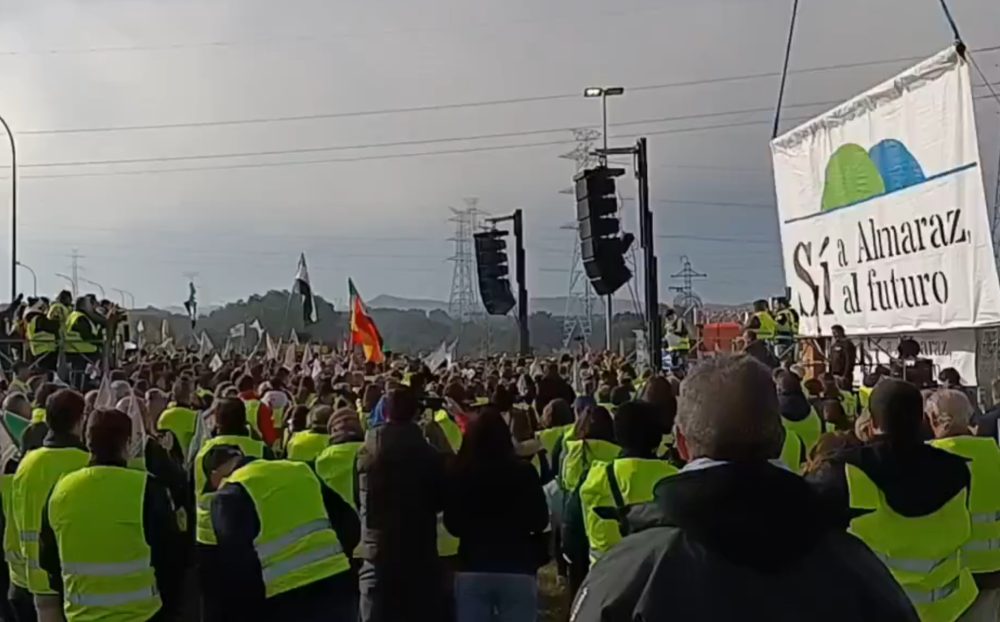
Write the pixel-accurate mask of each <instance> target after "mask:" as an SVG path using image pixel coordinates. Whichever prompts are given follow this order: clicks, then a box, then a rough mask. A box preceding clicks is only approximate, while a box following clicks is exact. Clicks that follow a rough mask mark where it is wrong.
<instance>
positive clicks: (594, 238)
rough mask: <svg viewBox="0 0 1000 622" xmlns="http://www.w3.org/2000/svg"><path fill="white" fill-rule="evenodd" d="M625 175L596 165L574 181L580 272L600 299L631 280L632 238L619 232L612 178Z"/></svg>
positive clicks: (580, 173) (629, 234)
mask: <svg viewBox="0 0 1000 622" xmlns="http://www.w3.org/2000/svg"><path fill="white" fill-rule="evenodd" d="M624 173H625V170H624V169H620V168H607V167H606V166H599V167H597V168H589V169H584V170H582V171H580V172H579V173H577V175H576V176H575V177H574V178H573V180H574V181H575V182H576V218H577V231H578V232H579V234H580V253H581V255H582V257H583V270H584V272H586V273H587V278H588V279H590V282H591V284H592V285H593V286H594V291H596V292H597V293H598V294H599V295H601V296H607V295H610V294H613V293H615V292H616V291H618V289H619V288H621V286H622V285H624V284H625V283H627V282H628V280H629V279H630V278H632V271H631V270H629V269H628V266H626V265H625V253H626V252H628V248H629V246H631V245H632V242H633V240H634V239H635V236H633V235H632V234H631V233H626V234H624V235H622V233H621V226H620V224H619V222H618V198H617V196H616V194H615V177H618V176H620V175H623V174H624Z"/></svg>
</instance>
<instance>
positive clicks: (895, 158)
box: [771, 48, 1000, 335]
mask: <svg viewBox="0 0 1000 622" xmlns="http://www.w3.org/2000/svg"><path fill="white" fill-rule="evenodd" d="M771 152H772V156H773V158H774V185H775V190H776V194H777V201H778V216H779V220H780V222H781V245H782V254H783V258H784V265H785V279H786V282H787V284H788V286H789V287H790V288H791V299H790V301H791V303H792V305H793V306H794V307H795V308H796V309H797V310H798V311H799V313H800V315H801V322H800V332H801V333H802V334H803V335H820V334H829V333H830V327H831V326H833V325H834V324H840V325H841V326H843V327H844V328H845V330H846V332H847V333H848V334H854V335H868V334H878V333H899V332H911V333H912V332H917V331H922V330H928V329H943V328H969V327H975V326H984V325H989V324H995V323H997V322H1000V286H998V283H997V271H996V266H995V264H994V260H993V243H992V240H991V236H990V228H989V224H988V219H987V214H986V197H985V194H984V190H983V178H982V175H983V172H982V170H981V168H980V165H979V150H978V143H977V137H976V125H975V117H974V111H973V100H972V89H971V83H970V78H969V68H968V64H967V63H966V61H965V60H964V59H963V58H962V57H961V56H960V55H959V54H958V52H957V51H956V50H955V49H954V48H950V49H948V50H945V51H944V52H941V53H940V54H938V55H936V56H934V57H933V58H930V59H928V60H926V61H924V62H922V63H920V64H919V65H917V66H916V67H914V68H912V69H910V70H908V71H906V72H904V73H902V74H900V75H899V76H897V77H895V78H893V79H892V80H889V81H888V82H885V83H883V84H881V85H879V86H877V87H875V88H874V89H872V90H870V91H868V92H867V93H864V94H863V95H860V96H858V97H856V98H854V99H852V100H850V101H848V102H847V103H845V104H843V105H841V106H839V107H838V108H835V109H834V110H831V111H830V112H828V113H826V114H824V115H823V116H821V117H818V118H817V119H814V120H812V121H810V122H808V123H806V124H805V125H803V126H801V127H799V128H797V129H795V130H792V131H791V132H789V133H787V134H785V135H784V136H781V137H779V138H777V139H775V140H774V141H773V142H772V143H771Z"/></svg>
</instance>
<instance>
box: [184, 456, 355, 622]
mask: <svg viewBox="0 0 1000 622" xmlns="http://www.w3.org/2000/svg"><path fill="white" fill-rule="evenodd" d="M204 466H205V469H206V472H207V474H208V478H209V485H210V488H212V489H216V490H217V492H216V493H215V494H214V495H213V498H212V527H213V529H214V531H215V536H216V539H217V540H218V542H219V550H220V551H221V552H222V560H221V561H222V562H223V564H224V566H225V568H226V572H227V573H229V574H230V577H229V578H230V580H232V581H233V582H234V583H235V584H237V585H242V586H243V588H242V589H240V590H238V591H229V592H225V593H223V594H222V597H223V598H224V600H225V610H226V613H227V615H228V617H227V619H229V620H287V621H288V622H312V621H314V620H355V619H356V618H357V598H358V596H357V594H358V590H357V580H356V577H355V575H354V573H353V572H351V562H350V557H349V556H350V552H351V551H353V550H354V548H355V547H356V546H357V544H358V541H359V540H360V537H361V536H360V534H361V526H360V523H359V521H358V516H357V514H356V513H355V511H354V509H353V508H351V506H350V505H349V504H348V503H347V502H346V501H344V500H343V499H341V498H340V496H339V495H337V494H336V493H335V492H334V491H333V490H332V489H331V488H329V487H327V486H323V485H322V484H321V483H320V480H319V479H318V478H317V477H316V474H315V473H314V472H313V470H312V469H311V468H310V467H309V465H306V464H302V463H300V462H292V461H289V460H260V459H257V458H254V457H249V456H245V455H244V454H243V451H242V450H241V449H240V448H239V447H238V446H234V445H217V446H215V447H214V448H212V449H211V450H209V452H208V454H207V455H206V457H205V462H204Z"/></svg>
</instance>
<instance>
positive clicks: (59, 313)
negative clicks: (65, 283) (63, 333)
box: [46, 289, 73, 327]
mask: <svg viewBox="0 0 1000 622" xmlns="http://www.w3.org/2000/svg"><path fill="white" fill-rule="evenodd" d="M72 306H73V294H71V293H70V292H68V291H67V290H65V289H64V290H62V291H61V292H59V295H58V296H56V299H55V300H54V301H53V302H52V304H50V305H49V309H48V311H47V313H46V315H47V317H48V318H49V319H50V320H55V321H57V322H59V326H60V327H64V326H65V325H66V318H68V317H69V314H70V312H71V311H72V309H70V307H72Z"/></svg>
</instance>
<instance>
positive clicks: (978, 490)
mask: <svg viewBox="0 0 1000 622" xmlns="http://www.w3.org/2000/svg"><path fill="white" fill-rule="evenodd" d="M924 410H925V412H926V415H927V422H928V423H929V424H930V427H931V430H932V431H933V432H934V440H933V441H931V445H933V446H934V447H937V448H938V449H943V450H945V451H947V452H949V453H953V454H955V455H956V456H960V457H962V458H965V459H966V460H967V461H968V465H969V469H970V470H971V471H972V489H971V491H970V492H969V511H970V512H971V513H972V535H971V536H970V538H969V541H968V542H966V543H965V545H964V546H963V547H962V558H963V561H964V562H965V564H966V565H967V566H968V567H969V570H971V571H972V578H973V579H974V580H975V581H976V586H977V587H978V588H979V596H978V597H977V598H976V602H975V603H973V605H972V607H970V608H969V609H968V610H967V611H966V612H965V614H964V615H963V617H962V619H963V620H990V621H991V622H995V621H996V620H997V619H998V617H1000V447H997V443H996V440H995V439H992V438H981V437H977V436H975V435H973V434H972V432H971V430H970V429H969V421H970V419H971V417H972V404H971V403H970V402H969V398H968V397H966V395H965V393H963V392H962V391H958V390H954V389H943V390H939V391H935V392H934V393H933V394H932V395H931V396H930V397H929V398H928V399H927V401H926V402H925V404H924Z"/></svg>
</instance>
